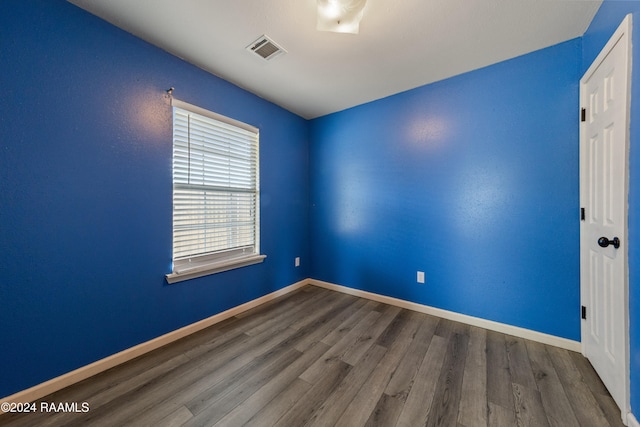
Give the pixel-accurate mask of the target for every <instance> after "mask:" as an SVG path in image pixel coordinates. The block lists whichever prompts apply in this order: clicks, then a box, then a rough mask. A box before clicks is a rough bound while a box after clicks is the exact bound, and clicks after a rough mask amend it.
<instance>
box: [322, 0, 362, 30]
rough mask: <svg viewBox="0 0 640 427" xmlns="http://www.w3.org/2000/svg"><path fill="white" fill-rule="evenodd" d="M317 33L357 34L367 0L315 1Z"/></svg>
mask: <svg viewBox="0 0 640 427" xmlns="http://www.w3.org/2000/svg"><path fill="white" fill-rule="evenodd" d="M317 1H318V24H317V26H316V28H317V29H318V30H319V31H332V32H334V33H351V34H358V31H359V30H360V20H361V19H362V11H363V10H364V5H365V3H366V1H367V0H317Z"/></svg>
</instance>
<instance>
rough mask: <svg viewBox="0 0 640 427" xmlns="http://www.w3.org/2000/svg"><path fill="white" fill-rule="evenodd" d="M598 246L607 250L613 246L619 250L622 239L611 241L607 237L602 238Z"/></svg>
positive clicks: (615, 238)
mask: <svg viewBox="0 0 640 427" xmlns="http://www.w3.org/2000/svg"><path fill="white" fill-rule="evenodd" d="M598 245H600V247H603V248H606V247H607V246H609V245H613V247H614V248H616V249H618V248H619V247H620V239H618V238H617V237H614V238H613V239H611V240H609V239H607V238H606V237H601V238H599V239H598Z"/></svg>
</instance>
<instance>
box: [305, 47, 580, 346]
mask: <svg viewBox="0 0 640 427" xmlns="http://www.w3.org/2000/svg"><path fill="white" fill-rule="evenodd" d="M580 58H581V41H580V39H574V40H571V41H568V42H565V43H562V44H560V45H556V46H553V47H550V48H547V49H544V50H540V51H537V52H534V53H531V54H528V55H525V56H521V57H518V58H515V59H512V60H509V61H506V62H502V63H499V64H497V65H493V66H490V67H487V68H483V69H480V70H477V71H473V72H470V73H466V74H463V75H460V76H457V77H453V78H450V79H447V80H444V81H440V82H437V83H434V84H430V85H427V86H424V87H421V88H418V89H414V90H411V91H408V92H405V93H401V94H398V95H395V96H391V97H389V98H385V99H382V100H378V101H375V102H371V103H368V104H365V105H361V106H358V107H355V108H352V109H349V110H346V111H343V112H339V113H336V114H332V115H329V116H325V117H322V118H319V119H316V120H314V121H313V122H312V128H311V129H312V130H311V135H312V144H311V149H310V153H311V154H310V157H311V159H312V162H311V175H310V176H311V203H312V208H311V226H312V230H311V238H312V261H313V265H312V272H311V274H312V277H314V278H316V279H320V280H324V281H328V282H332V283H337V284H340V285H344V286H349V287H352V288H357V289H363V290H366V291H370V292H375V293H379V294H383V295H389V296H392V297H396V298H401V299H405V300H409V301H413V302H417V303H421V304H426V305H429V306H433V307H438V308H442V309H446V310H450V311H454V312H458V313H463V314H468V315H472V316H477V317H481V318H484V319H490V320H494V321H498V322H503V323H507V324H511V325H515V326H520V327H523V328H528V329H533V330H536V331H540V332H544V333H548V334H552V335H557V336H560V337H566V338H569V339H573V340H579V339H580V323H579V307H580V297H579V221H578V220H579V216H578V212H579V211H578V203H579V191H578V189H579V173H578V169H579V158H578V138H579V135H578V122H577V117H578V116H577V108H578V107H577V106H578V79H579V71H580V63H581V62H580ZM418 270H421V271H424V272H425V273H426V284H418V283H416V271H418Z"/></svg>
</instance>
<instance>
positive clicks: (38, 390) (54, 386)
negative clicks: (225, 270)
mask: <svg viewBox="0 0 640 427" xmlns="http://www.w3.org/2000/svg"><path fill="white" fill-rule="evenodd" d="M307 283H308V282H307V280H301V281H300V282H297V283H294V284H293V285H290V286H287V287H285V288H282V289H279V290H277V291H275V292H272V293H270V294H268V295H265V296H263V297H260V298H257V299H254V300H252V301H249V302H246V303H244V304H241V305H239V306H237V307H233V308H230V309H229V310H226V311H223V312H222V313H218V314H216V315H213V316H211V317H208V318H206V319H203V320H200V321H199V322H195V323H192V324H190V325H187V326H185V327H183V328H180V329H176V330H175V331H172V332H169V333H167V334H164V335H161V336H159V337H157V338H154V339H152V340H150V341H146V342H143V343H141V344H138V345H136V346H134V347H131V348H128V349H126V350H123V351H121V352H119V353H116V354H113V355H111V356H108V357H105V358H104V359H100V360H98V361H96V362H93V363H91V364H89V365H86V366H83V367H81V368H78V369H76V370H73V371H71V372H68V373H66V374H64V375H61V376H59V377H56V378H53V379H51V380H49V381H46V382H43V383H41V384H38V385H35V386H33V387H31V388H28V389H26V390H22V391H19V392H18V393H15V394H12V395H11V396H7V397H5V398H3V399H0V402H15V403H26V402H33V401H35V400H37V399H40V398H42V397H44V396H47V395H48V394H51V393H53V392H56V391H58V390H61V389H63V388H65V387H68V386H70V385H72V384H75V383H77V382H80V381H82V380H85V379H87V378H89V377H91V376H93V375H96V374H99V373H100V372H103V371H106V370H107V369H111V368H113V367H114V366H117V365H120V364H122V363H125V362H128V361H129V360H131V359H134V358H136V357H138V356H140V355H142V354H145V353H148V352H150V351H152V350H155V349H157V348H159V347H162V346H164V345H167V344H170V343H172V342H174V341H177V340H179V339H180V338H184V337H186V336H188V335H191V334H193V333H195V332H198V331H201V330H202V329H205V328H208V327H209V326H211V325H215V324H216V323H218V322H221V321H223V320H225V319H228V318H230V317H233V316H236V315H238V314H240V313H242V312H245V311H247V310H250V309H252V308H254V307H257V306H259V305H260V304H264V303H266V302H268V301H271V300H273V299H275V298H277V297H279V296H282V295H285V294H288V293H290V292H293V291H295V290H296V289H299V288H301V287H303V286H305V285H307ZM0 414H2V412H0Z"/></svg>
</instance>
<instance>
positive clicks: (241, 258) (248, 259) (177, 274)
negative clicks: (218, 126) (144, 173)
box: [166, 99, 266, 283]
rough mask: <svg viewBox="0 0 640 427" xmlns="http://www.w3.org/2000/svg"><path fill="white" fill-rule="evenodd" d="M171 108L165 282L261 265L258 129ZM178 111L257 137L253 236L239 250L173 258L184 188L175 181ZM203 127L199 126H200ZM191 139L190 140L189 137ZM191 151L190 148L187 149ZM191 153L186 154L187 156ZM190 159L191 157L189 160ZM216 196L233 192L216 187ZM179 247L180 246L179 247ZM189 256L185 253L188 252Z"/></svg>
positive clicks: (184, 107) (177, 105)
mask: <svg viewBox="0 0 640 427" xmlns="http://www.w3.org/2000/svg"><path fill="white" fill-rule="evenodd" d="M171 105H172V107H173V114H172V116H173V120H174V121H173V126H172V128H173V137H172V147H173V153H174V154H173V156H172V161H173V174H172V176H173V178H172V182H173V197H174V205H173V221H172V223H173V226H172V229H173V245H172V248H173V250H172V253H173V259H172V270H173V271H172V272H171V273H170V274H167V275H166V279H167V282H169V283H176V282H181V281H184V280H189V279H194V278H196V277H202V276H207V275H210V274H215V273H220V272H223V271H227V270H232V269H235V268H240V267H245V266H248V265H253V264H257V263H261V262H262V261H263V260H264V259H265V258H266V256H265V255H261V254H260V170H259V166H260V151H259V147H260V142H259V129H258V128H256V127H253V126H251V125H248V124H245V123H242V122H239V121H237V120H234V119H231V118H229V117H225V116H222V115H220V114H217V113H214V112H211V111H209V110H205V109H204V108H200V107H197V106H195V105H191V104H188V103H186V102H182V101H179V100H176V99H172V101H171ZM177 111H180V112H181V113H182V114H185V113H186V114H188V115H195V117H197V116H202V117H204V118H205V120H206V119H212V120H213V121H214V122H221V123H222V124H223V125H230V126H233V127H235V128H239V129H242V130H244V131H248V132H250V133H255V135H256V147H255V150H256V153H255V168H254V171H255V177H253V182H255V187H254V188H251V190H244V191H249V192H251V194H255V206H254V207H255V209H254V218H253V220H254V230H255V232H254V235H253V244H248V245H246V246H240V247H232V248H222V249H216V250H215V251H212V252H205V253H196V252H195V250H192V251H194V252H193V253H185V252H181V253H180V255H179V256H176V252H177V251H178V249H176V242H177V240H178V239H179V238H177V237H176V236H177V232H176V230H177V227H176V224H177V223H179V220H178V219H177V215H176V205H177V201H176V195H177V194H179V193H178V192H179V191H180V190H184V187H185V184H180V183H179V182H176V181H179V180H180V179H179V178H177V176H178V175H177V174H178V173H179V171H178V172H177V170H178V169H179V167H177V166H176V164H177V162H176V158H177V157H176V147H177V144H176V112H177ZM200 123H202V122H200ZM189 138H191V136H189ZM189 150H191V148H189ZM190 155H191V153H190V154H189V156H190ZM189 158H190V157H189ZM189 168H191V164H189ZM188 173H189V176H191V173H192V172H191V170H189V172H188ZM188 186H190V187H194V188H197V187H200V186H199V184H189V185H188ZM201 188H202V189H203V190H210V187H208V186H207V185H202V186H201ZM215 191H216V192H222V193H224V192H225V191H228V192H229V193H230V194H231V193H233V192H235V191H234V190H233V189H229V190H225V189H224V187H218V188H216V189H215ZM178 247H179V246H178ZM187 252H188V251H187Z"/></svg>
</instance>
